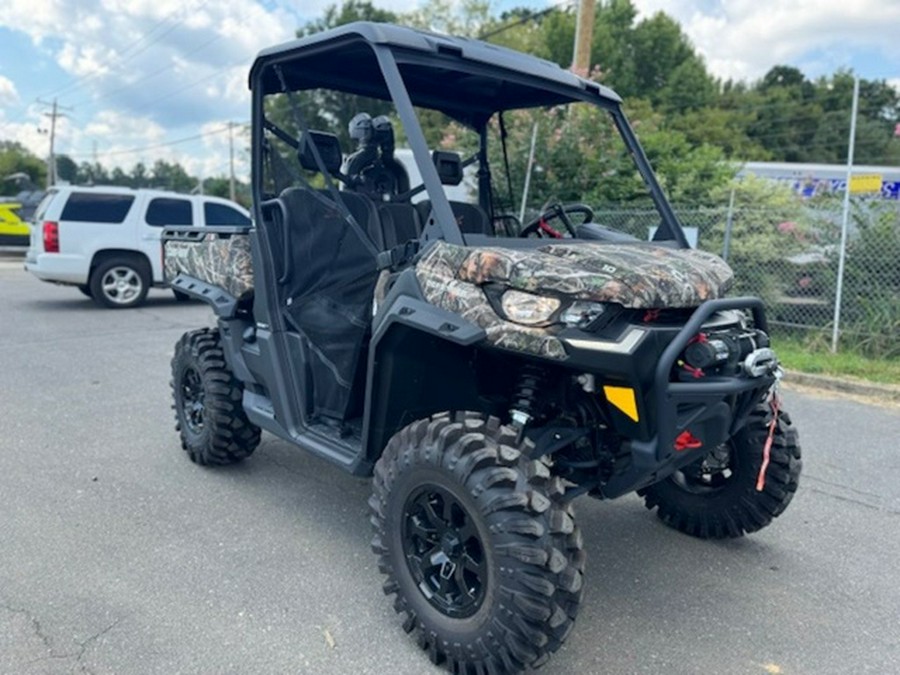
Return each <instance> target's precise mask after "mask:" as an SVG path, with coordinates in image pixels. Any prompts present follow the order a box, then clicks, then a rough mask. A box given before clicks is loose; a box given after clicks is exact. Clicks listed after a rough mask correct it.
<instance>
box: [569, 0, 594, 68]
mask: <svg viewBox="0 0 900 675" xmlns="http://www.w3.org/2000/svg"><path fill="white" fill-rule="evenodd" d="M593 38H594V0H578V17H577V18H576V19H575V49H574V50H573V52H572V71H573V72H574V73H575V74H576V75H581V76H582V77H587V76H588V74H589V73H590V71H591V43H592V42H593Z"/></svg>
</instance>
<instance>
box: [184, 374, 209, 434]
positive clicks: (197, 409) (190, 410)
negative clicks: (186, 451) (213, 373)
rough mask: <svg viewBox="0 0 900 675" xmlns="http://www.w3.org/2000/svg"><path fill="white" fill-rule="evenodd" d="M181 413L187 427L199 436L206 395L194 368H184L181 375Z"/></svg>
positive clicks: (201, 428) (201, 429)
mask: <svg viewBox="0 0 900 675" xmlns="http://www.w3.org/2000/svg"><path fill="white" fill-rule="evenodd" d="M180 387H181V412H182V415H183V419H184V423H185V424H186V425H187V427H188V428H189V429H190V430H191V431H192V432H194V433H195V434H199V433H201V432H202V431H203V415H204V410H205V407H206V406H205V404H204V402H205V399H206V394H205V392H204V390H203V382H202V381H201V380H200V373H198V372H197V369H196V368H191V367H188V368H185V369H184V371H183V372H182V374H181V384H180Z"/></svg>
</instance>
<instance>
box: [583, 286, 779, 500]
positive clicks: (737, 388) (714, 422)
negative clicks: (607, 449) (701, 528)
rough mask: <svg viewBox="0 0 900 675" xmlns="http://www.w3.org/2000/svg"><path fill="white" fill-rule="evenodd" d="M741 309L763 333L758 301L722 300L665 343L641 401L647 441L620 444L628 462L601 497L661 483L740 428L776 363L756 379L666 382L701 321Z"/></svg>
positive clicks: (741, 376) (696, 313) (766, 386)
mask: <svg viewBox="0 0 900 675" xmlns="http://www.w3.org/2000/svg"><path fill="white" fill-rule="evenodd" d="M747 309H749V310H751V311H752V313H753V321H754V325H755V327H756V328H758V329H760V330H762V331H763V332H767V331H768V325H767V322H766V317H765V310H764V306H763V303H762V301H761V300H760V299H759V298H725V299H720V300H710V301H707V302H705V303H703V304H702V305H701V306H700V307H698V308H697V309H696V310H695V311H694V313H693V314H692V315H691V318H690V319H689V320H688V321H687V323H686V324H685V325H684V327H683V328H681V330H679V331H678V333H677V335H676V336H675V337H674V339H672V340H671V342H669V344H668V346H666V348H665V349H664V350H663V352H662V355H661V356H660V357H659V359H658V361H657V362H656V365H655V368H654V371H653V378H652V387H651V389H650V390H649V391H648V392H647V394H646V395H645V396H643V397H642V399H643V407H644V409H645V412H646V413H647V416H648V417H649V418H650V420H651V422H650V424H649V426H648V428H649V429H650V430H651V432H650V434H649V435H648V436H649V437H644V438H637V437H634V436H632V437H631V438H630V440H628V441H626V447H627V449H628V450H629V451H630V459H631V461H630V463H629V465H628V468H627V469H626V470H624V471H622V472H620V473H616V474H615V475H614V476H612V477H611V478H610V479H609V480H608V481H607V482H606V483H604V484H603V485H602V486H601V487H600V492H601V493H602V495H603V496H604V497H607V498H612V497H618V496H620V495H623V494H626V493H628V492H632V491H634V490H636V489H639V488H641V487H645V486H647V485H650V484H652V483H655V482H657V481H659V480H662V479H663V478H665V477H666V476H668V475H669V474H671V473H672V472H674V471H675V470H676V469H678V468H679V467H682V466H684V465H686V464H690V463H691V462H694V461H696V460H697V459H699V458H700V457H703V456H704V455H706V454H707V453H708V452H709V451H710V450H711V449H713V448H715V447H716V446H718V445H720V444H722V443H724V442H725V441H726V440H727V439H729V438H730V437H731V436H733V435H734V433H735V432H736V431H737V430H738V429H739V428H740V427H741V426H742V425H743V424H744V421H745V420H746V418H747V414H748V413H749V412H750V410H751V409H752V408H753V406H754V405H755V403H756V402H757V401H758V400H759V399H760V398H761V397H762V396H763V395H765V393H766V392H767V391H768V390H769V389H770V388H771V387H772V385H773V384H774V383H775V381H776V380H777V379H778V377H779V374H780V371H779V369H778V368H777V364H775V363H773V364H772V368H771V369H768V370H766V372H763V373H760V374H757V375H751V374H749V373H746V372H742V373H741V374H737V375H729V376H709V377H705V378H703V380H702V381H696V382H693V381H691V382H673V381H670V380H671V373H672V370H673V366H674V365H675V362H676V360H677V359H678V358H679V357H680V355H681V354H682V353H683V352H684V349H685V348H686V347H687V345H688V343H689V342H690V341H691V340H692V339H693V338H694V336H696V335H697V334H698V333H699V332H701V330H703V325H704V323H706V322H708V321H709V319H710V318H711V317H712V316H713V315H714V314H716V313H718V312H722V311H726V310H747ZM685 433H687V435H685ZM685 439H688V441H687V442H685Z"/></svg>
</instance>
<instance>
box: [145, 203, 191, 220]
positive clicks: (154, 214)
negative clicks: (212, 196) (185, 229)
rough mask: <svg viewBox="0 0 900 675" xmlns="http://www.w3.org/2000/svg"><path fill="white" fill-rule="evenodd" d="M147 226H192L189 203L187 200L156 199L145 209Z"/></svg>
mask: <svg viewBox="0 0 900 675" xmlns="http://www.w3.org/2000/svg"><path fill="white" fill-rule="evenodd" d="M147 224H148V225H193V224H194V217H193V216H192V215H191V202H190V201H189V200H187V199H171V198H170V197H156V198H154V199H151V200H150V205H149V206H148V207H147Z"/></svg>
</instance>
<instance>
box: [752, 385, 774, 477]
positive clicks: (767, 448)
mask: <svg viewBox="0 0 900 675" xmlns="http://www.w3.org/2000/svg"><path fill="white" fill-rule="evenodd" d="M771 406H772V421H771V422H769V435H768V436H766V442H765V443H764V444H763V461H762V465H761V466H760V467H759V476H757V477H756V491H757V492H762V491H763V490H764V489H765V487H766V471H767V470H768V468H769V458H770V455H771V453H772V442H773V441H774V440H775V427H776V426H777V424H778V408H779V404H778V394H776V393H775V392H772V403H771Z"/></svg>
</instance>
